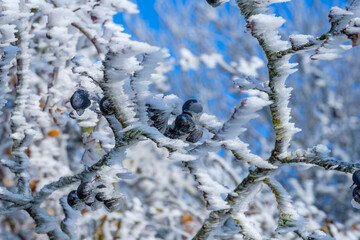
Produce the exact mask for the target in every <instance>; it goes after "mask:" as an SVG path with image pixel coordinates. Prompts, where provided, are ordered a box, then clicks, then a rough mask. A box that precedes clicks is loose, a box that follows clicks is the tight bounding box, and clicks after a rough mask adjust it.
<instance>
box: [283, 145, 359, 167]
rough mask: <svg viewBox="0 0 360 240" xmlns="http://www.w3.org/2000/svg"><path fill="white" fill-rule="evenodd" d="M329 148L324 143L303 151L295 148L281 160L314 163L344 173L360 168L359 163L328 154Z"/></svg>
mask: <svg viewBox="0 0 360 240" xmlns="http://www.w3.org/2000/svg"><path fill="white" fill-rule="evenodd" d="M329 153H330V150H329V149H328V148H327V147H326V146H324V145H321V144H320V145H317V146H315V147H313V148H309V149H307V150H305V151H302V150H297V151H295V152H292V153H289V154H288V155H287V156H286V157H285V158H284V159H282V160H281V161H283V162H284V163H305V164H311V165H316V166H319V167H322V168H324V169H327V170H336V171H340V172H345V173H353V172H355V171H356V170H358V169H360V164H359V163H349V162H344V161H340V160H337V159H335V158H334V157H331V156H329Z"/></svg>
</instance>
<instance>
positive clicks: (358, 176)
mask: <svg viewBox="0 0 360 240" xmlns="http://www.w3.org/2000/svg"><path fill="white" fill-rule="evenodd" d="M352 180H353V182H354V184H355V185H356V187H355V188H354V190H353V192H352V195H353V198H354V201H355V202H357V203H360V170H357V171H355V172H354V173H353V176H352Z"/></svg>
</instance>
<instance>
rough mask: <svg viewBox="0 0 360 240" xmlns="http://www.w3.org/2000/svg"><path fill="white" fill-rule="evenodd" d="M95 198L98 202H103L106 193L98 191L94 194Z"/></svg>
mask: <svg viewBox="0 0 360 240" xmlns="http://www.w3.org/2000/svg"><path fill="white" fill-rule="evenodd" d="M95 199H96V200H98V201H99V202H103V201H105V200H106V194H105V193H104V192H99V193H97V194H96V195H95Z"/></svg>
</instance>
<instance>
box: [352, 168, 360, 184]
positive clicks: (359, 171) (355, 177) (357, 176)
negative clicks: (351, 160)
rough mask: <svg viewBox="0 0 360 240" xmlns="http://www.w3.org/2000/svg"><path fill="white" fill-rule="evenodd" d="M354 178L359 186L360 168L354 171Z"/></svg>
mask: <svg viewBox="0 0 360 240" xmlns="http://www.w3.org/2000/svg"><path fill="white" fill-rule="evenodd" d="M352 180H353V182H354V183H355V184H356V185H357V186H360V170H357V171H355V172H354V173H353V175H352Z"/></svg>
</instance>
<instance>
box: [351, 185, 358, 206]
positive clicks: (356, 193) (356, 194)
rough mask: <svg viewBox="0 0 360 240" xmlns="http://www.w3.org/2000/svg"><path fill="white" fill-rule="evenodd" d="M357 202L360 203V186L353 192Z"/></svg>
mask: <svg viewBox="0 0 360 240" xmlns="http://www.w3.org/2000/svg"><path fill="white" fill-rule="evenodd" d="M352 195H353V198H354V200H355V202H357V203H360V187H359V186H357V187H356V188H354V190H353V192H352Z"/></svg>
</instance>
